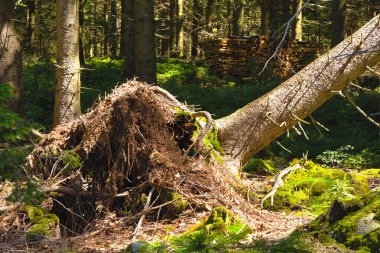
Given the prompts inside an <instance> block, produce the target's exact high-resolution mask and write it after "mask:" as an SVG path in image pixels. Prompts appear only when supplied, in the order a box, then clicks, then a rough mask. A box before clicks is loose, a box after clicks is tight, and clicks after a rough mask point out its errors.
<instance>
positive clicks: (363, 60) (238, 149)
mask: <svg viewBox="0 0 380 253" xmlns="http://www.w3.org/2000/svg"><path fill="white" fill-rule="evenodd" d="M379 61H380V24H379V16H377V17H375V18H373V19H372V20H371V21H369V22H368V23H367V24H366V25H364V26H363V27H362V28H360V29H359V30H358V31H357V32H356V33H355V34H353V36H352V39H351V38H348V39H346V40H345V41H343V42H341V43H340V44H339V45H338V46H336V47H335V48H333V49H332V50H330V51H329V52H328V53H327V54H325V55H323V56H321V57H320V58H318V59H317V60H315V61H314V62H313V63H311V64H309V65H308V66H306V67H305V68H304V69H303V70H301V71H300V72H299V73H298V74H296V75H294V76H293V77H292V78H290V79H288V80H287V81H285V82H284V83H283V84H281V85H280V86H278V87H277V88H275V89H274V90H272V91H271V92H269V93H267V94H265V95H264V96H262V97H260V98H259V99H257V100H255V101H253V102H251V103H249V104H248V105H246V106H245V107H243V108H241V109H240V110H238V111H236V112H235V113H233V114H231V115H229V116H227V117H225V118H222V119H220V120H217V122H216V123H217V126H218V128H219V137H220V138H219V139H220V143H221V145H222V147H223V148H224V150H225V155H226V160H227V162H229V163H230V164H232V165H234V166H240V165H242V164H244V163H246V162H247V161H248V160H249V159H250V158H251V157H252V156H253V155H254V154H256V153H257V152H258V151H260V150H261V149H262V148H263V147H265V146H266V145H268V144H269V143H270V142H271V141H272V140H274V139H276V138H277V137H279V136H280V135H281V134H283V133H284V132H285V131H286V130H287V129H289V128H291V127H292V126H293V125H295V124H297V123H298V122H299V119H300V118H301V119H303V118H305V117H307V116H308V115H310V114H311V113H312V112H313V111H315V110H316V109H317V108H318V107H320V106H321V105H322V104H323V103H324V102H326V101H327V100H328V99H329V98H331V97H332V96H334V95H335V94H336V91H340V90H342V89H344V88H345V87H346V85H347V84H348V83H349V82H350V81H351V80H353V79H355V78H357V77H358V76H359V75H360V74H362V73H363V72H364V71H365V70H366V66H372V65H374V64H376V63H377V62H379Z"/></svg>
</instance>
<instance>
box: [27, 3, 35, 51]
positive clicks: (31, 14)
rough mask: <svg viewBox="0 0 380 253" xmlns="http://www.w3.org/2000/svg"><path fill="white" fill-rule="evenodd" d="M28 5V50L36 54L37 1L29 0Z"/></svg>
mask: <svg viewBox="0 0 380 253" xmlns="http://www.w3.org/2000/svg"><path fill="white" fill-rule="evenodd" d="M26 4H27V6H28V45H27V46H28V51H29V53H30V54H32V55H34V54H35V53H36V52H35V40H36V36H35V31H36V2H35V1H34V0H29V1H27V3H26Z"/></svg>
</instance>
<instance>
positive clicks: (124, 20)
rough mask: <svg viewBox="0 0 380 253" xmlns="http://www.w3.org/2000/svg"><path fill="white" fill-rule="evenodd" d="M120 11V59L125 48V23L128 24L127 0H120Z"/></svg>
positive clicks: (122, 57)
mask: <svg viewBox="0 0 380 253" xmlns="http://www.w3.org/2000/svg"><path fill="white" fill-rule="evenodd" d="M120 2H121V12H120V17H121V18H120V55H119V57H120V59H124V55H125V50H126V47H127V43H126V40H127V25H128V19H127V9H128V8H129V7H128V6H127V0H121V1H120Z"/></svg>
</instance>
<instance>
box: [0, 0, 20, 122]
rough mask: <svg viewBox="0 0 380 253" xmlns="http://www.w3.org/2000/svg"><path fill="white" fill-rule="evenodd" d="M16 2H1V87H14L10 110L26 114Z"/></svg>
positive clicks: (5, 0)
mask: <svg viewBox="0 0 380 253" xmlns="http://www.w3.org/2000/svg"><path fill="white" fill-rule="evenodd" d="M14 10H15V2H14V1H13V0H0V85H2V84H9V85H11V86H12V87H13V90H14V95H15V96H14V97H13V98H12V99H11V100H10V102H9V108H10V109H11V110H12V111H14V112H17V113H19V114H21V115H23V114H24V106H23V103H22V83H21V80H22V54H21V44H20V38H19V37H18V34H17V32H16V28H15V24H14V21H13V20H14Z"/></svg>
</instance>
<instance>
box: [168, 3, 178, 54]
mask: <svg viewBox="0 0 380 253" xmlns="http://www.w3.org/2000/svg"><path fill="white" fill-rule="evenodd" d="M176 7H177V3H176V0H170V1H169V41H168V44H169V57H171V56H174V55H175V51H176V49H175V48H176V30H177V29H176V23H177V22H176V16H177V15H176V11H177V8H176Z"/></svg>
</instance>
